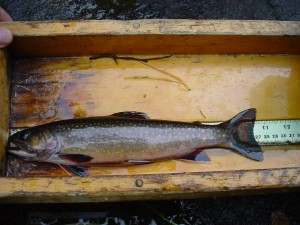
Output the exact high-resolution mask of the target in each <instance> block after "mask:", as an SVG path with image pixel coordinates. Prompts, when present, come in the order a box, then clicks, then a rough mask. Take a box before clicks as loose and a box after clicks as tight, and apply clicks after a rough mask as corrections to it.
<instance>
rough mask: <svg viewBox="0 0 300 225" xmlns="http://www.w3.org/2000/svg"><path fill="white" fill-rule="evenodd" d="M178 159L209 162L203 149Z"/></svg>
mask: <svg viewBox="0 0 300 225" xmlns="http://www.w3.org/2000/svg"><path fill="white" fill-rule="evenodd" d="M180 160H183V161H188V162H210V161H211V160H210V158H209V156H208V155H207V154H206V152H205V151H204V150H197V151H196V152H195V153H193V154H191V155H188V156H186V157H184V158H181V159H180Z"/></svg>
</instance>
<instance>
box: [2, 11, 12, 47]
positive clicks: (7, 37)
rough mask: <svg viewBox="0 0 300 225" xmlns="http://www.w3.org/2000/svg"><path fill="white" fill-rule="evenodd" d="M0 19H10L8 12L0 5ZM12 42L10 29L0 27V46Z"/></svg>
mask: <svg viewBox="0 0 300 225" xmlns="http://www.w3.org/2000/svg"><path fill="white" fill-rule="evenodd" d="M0 21H12V18H11V17H10V16H9V15H8V13H7V12H6V11H5V10H4V9H2V7H0ZM11 42H12V34H11V32H10V30H8V29H6V28H3V27H0V48H4V47H6V46H7V45H9V44H10V43H11Z"/></svg>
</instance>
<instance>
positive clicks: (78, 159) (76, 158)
mask: <svg viewBox="0 0 300 225" xmlns="http://www.w3.org/2000/svg"><path fill="white" fill-rule="evenodd" d="M58 157H59V158H60V159H63V160H67V161H71V162H73V163H86V162H90V161H91V160H92V159H93V157H91V156H89V155H83V154H59V155H58Z"/></svg>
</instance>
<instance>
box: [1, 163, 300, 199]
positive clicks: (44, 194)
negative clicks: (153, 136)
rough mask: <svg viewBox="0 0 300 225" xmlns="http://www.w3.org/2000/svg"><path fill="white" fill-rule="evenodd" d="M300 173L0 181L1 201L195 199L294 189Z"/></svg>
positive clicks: (239, 173)
mask: <svg viewBox="0 0 300 225" xmlns="http://www.w3.org/2000/svg"><path fill="white" fill-rule="evenodd" d="M299 175H300V169H299V168H289V169H285V168H282V169H274V170H250V171H226V172H205V173H183V174H161V175H157V174H156V175H130V176H100V177H88V178H79V177H65V178H55V177H49V178H23V179H16V178H0V184H4V183H5V185H3V186H1V188H0V202H14V201H15V202H18V203H20V202H25V203H31V202H43V203H59V202H60V203H62V202H64V203H65V202H108V201H128V200H150V199H151V200H153V199H170V198H174V197H176V198H196V197H203V196H207V195H208V194H209V195H210V196H211V195H214V196H215V195H220V194H222V193H223V194H227V195H228V193H230V194H234V193H235V192H241V191H245V190H247V192H248V193H251V191H256V193H257V191H260V192H263V191H266V190H269V189H273V190H274V189H275V190H276V189H279V190H280V189H281V190H282V189H283V188H296V187H299V185H300V176H299Z"/></svg>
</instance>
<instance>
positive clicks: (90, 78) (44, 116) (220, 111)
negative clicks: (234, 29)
mask: <svg viewBox="0 0 300 225" xmlns="http://www.w3.org/2000/svg"><path fill="white" fill-rule="evenodd" d="M131 56H132V55H131ZM134 57H137V58H145V57H149V56H145V55H135V56H134ZM150 57H154V56H150ZM299 62H300V57H299V56H298V55H174V56H172V57H170V58H167V59H160V60H155V61H149V62H148V63H141V62H137V61H127V60H118V61H117V63H116V62H115V61H114V60H113V59H110V58H104V59H97V60H89V59H88V57H79V58H50V59H25V60H16V61H15V64H14V78H13V80H12V108H11V127H28V126H34V125H37V124H43V123H47V122H51V121H55V120H62V119H72V118H78V117H95V116H106V115H110V114H113V113H116V112H120V111H140V112H145V113H147V114H148V115H149V116H150V117H151V118H153V119H166V120H178V121H206V122H207V121H225V120H228V119H230V118H232V117H233V116H234V115H235V114H237V113H238V112H241V111H243V110H245V109H247V108H256V109H257V112H258V114H257V119H259V120H264V119H298V118H300V111H299V99H300V96H299V91H298V89H299V85H300V63H299ZM174 76H176V77H178V78H180V80H182V81H184V84H185V85H183V83H182V82H180V80H178V79H177V80H176V79H175V78H174ZM299 149H300V147H299V146H287V147H284V148H283V147H276V148H274V149H272V150H268V149H264V151H265V152H264V158H265V159H264V161H263V162H255V161H252V160H249V159H246V158H244V157H242V156H240V155H238V154H236V153H233V152H231V151H229V150H222V149H213V150H208V151H207V154H208V155H209V156H210V157H211V159H212V162H211V163H187V162H182V161H176V160H174V161H166V162H159V163H154V164H150V165H144V166H128V167H91V168H90V169H89V172H90V175H91V176H99V175H126V174H163V173H183V172H204V171H207V172H209V171H228V170H235V171H237V170H252V169H274V168H291V167H300V151H299ZM274 150H277V151H274ZM8 165H9V173H8V175H9V176H22V175H23V176H25V177H27V176H29V177H32V176H51V175H55V176H68V174H67V173H65V171H63V170H62V169H61V168H60V167H58V166H55V165H49V164H36V163H25V162H23V161H20V160H17V159H12V160H11V161H9V164H8ZM37 168H38V169H37ZM41 168H42V169H41Z"/></svg>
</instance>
